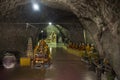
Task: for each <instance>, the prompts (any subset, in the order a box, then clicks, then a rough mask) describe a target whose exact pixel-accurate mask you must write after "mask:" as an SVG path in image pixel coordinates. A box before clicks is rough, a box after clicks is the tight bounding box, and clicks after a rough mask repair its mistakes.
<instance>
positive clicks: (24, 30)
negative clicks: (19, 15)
mask: <svg viewBox="0 0 120 80" xmlns="http://www.w3.org/2000/svg"><path fill="white" fill-rule="evenodd" d="M36 35H37V29H36V28H31V27H26V24H7V23H4V24H0V51H19V52H20V53H25V52H26V50H27V41H28V38H29V37H32V38H33V40H34V41H35V39H36Z"/></svg>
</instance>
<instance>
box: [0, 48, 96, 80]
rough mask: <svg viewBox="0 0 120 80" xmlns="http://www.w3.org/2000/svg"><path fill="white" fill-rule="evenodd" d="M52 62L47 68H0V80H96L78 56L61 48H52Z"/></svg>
mask: <svg viewBox="0 0 120 80" xmlns="http://www.w3.org/2000/svg"><path fill="white" fill-rule="evenodd" d="M52 56H53V64H52V65H51V67H50V68H48V69H47V70H39V69H31V68H15V69H13V70H5V69H1V70H0V80H96V78H95V74H94V72H91V71H88V67H87V65H86V64H85V63H83V62H81V61H80V58H79V57H76V56H74V55H72V54H69V53H67V52H66V51H65V50H64V49H62V48H54V49H52Z"/></svg>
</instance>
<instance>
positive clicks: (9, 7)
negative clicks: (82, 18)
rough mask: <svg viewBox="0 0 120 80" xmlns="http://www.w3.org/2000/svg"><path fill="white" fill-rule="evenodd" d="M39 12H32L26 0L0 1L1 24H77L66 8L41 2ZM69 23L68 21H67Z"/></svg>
mask: <svg viewBox="0 0 120 80" xmlns="http://www.w3.org/2000/svg"><path fill="white" fill-rule="evenodd" d="M38 3H39V5H40V10H39V11H34V10H33V8H32V3H31V2H28V0H10V1H9V0H0V22H1V23H27V22H28V23H46V22H47V23H48V22H50V21H51V22H55V23H63V22H65V21H68V20H70V19H71V20H73V21H75V22H78V20H77V18H76V16H75V15H74V14H73V13H72V12H71V11H70V10H69V8H68V7H66V6H65V5H64V6H61V4H58V3H55V2H48V1H45V0H43V1H41V2H38ZM68 22H69V21H68Z"/></svg>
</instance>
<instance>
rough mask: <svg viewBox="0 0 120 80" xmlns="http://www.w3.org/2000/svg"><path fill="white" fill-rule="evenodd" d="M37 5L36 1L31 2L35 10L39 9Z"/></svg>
mask: <svg viewBox="0 0 120 80" xmlns="http://www.w3.org/2000/svg"><path fill="white" fill-rule="evenodd" d="M39 8H40V7H39V5H38V4H37V3H33V9H34V10H35V11H39Z"/></svg>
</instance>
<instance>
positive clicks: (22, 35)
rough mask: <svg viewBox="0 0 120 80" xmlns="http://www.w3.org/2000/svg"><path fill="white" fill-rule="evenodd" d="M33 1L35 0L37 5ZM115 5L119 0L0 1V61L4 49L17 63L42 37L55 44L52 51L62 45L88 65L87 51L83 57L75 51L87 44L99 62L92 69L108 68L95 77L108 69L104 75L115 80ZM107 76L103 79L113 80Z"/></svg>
mask: <svg viewBox="0 0 120 80" xmlns="http://www.w3.org/2000/svg"><path fill="white" fill-rule="evenodd" d="M33 3H37V4H38V6H37V5H34V4H33ZM119 4H120V1H119V0H102V1H98V0H92V1H91V0H55V1H54V0H36V1H33V0H30V1H27V0H24V1H22V0H14V1H6V0H5V1H3V0H0V14H1V15H0V60H1V61H2V60H3V57H4V56H3V54H4V52H6V51H7V52H10V53H14V54H15V56H17V60H18V62H19V61H20V59H21V58H22V57H26V54H27V51H28V49H29V48H28V46H29V44H30V45H32V48H33V51H34V49H36V45H39V44H38V42H39V40H42V39H44V40H45V41H46V42H47V43H48V46H49V47H56V50H58V51H56V53H59V49H58V47H61V46H62V47H63V50H64V49H65V50H67V51H70V53H72V54H73V55H77V56H76V57H78V54H79V58H81V59H82V60H83V59H84V60H85V61H84V60H83V62H85V63H87V65H90V64H92V62H91V61H90V57H91V55H90V56H89V54H87V55H86V53H87V50H84V52H83V53H85V54H84V58H83V54H81V52H79V51H78V48H79V47H80V46H81V45H82V44H85V45H86V46H87V43H89V44H90V45H94V47H95V52H96V53H97V59H98V64H99V65H96V68H98V66H100V65H104V66H103V67H102V69H103V68H107V69H108V71H107V70H106V71H105V73H102V72H101V73H100V74H101V75H99V76H103V74H104V75H108V74H106V73H107V72H108V73H109V71H110V72H111V71H112V74H110V75H108V76H111V75H112V76H113V77H114V78H116V79H118V80H119V79H120V71H119V70H118V69H119V67H120V63H119V60H120V50H119V47H120V42H119V40H120V34H119V32H120V19H119V18H120V5H119ZM34 6H35V8H34ZM39 8H40V9H39ZM37 10H38V11H37ZM29 38H32V39H29ZM29 41H30V42H29ZM51 45H52V46H51ZM30 49H31V48H30ZM60 50H61V51H62V49H60ZM71 50H72V51H73V52H72V51H71ZM15 51H17V52H15ZM74 51H75V52H74ZM64 52H65V51H64ZM64 52H63V53H64ZM19 53H20V54H19ZM68 53H69V52H68ZM77 53H78V54H77ZM63 55H64V54H63ZM80 55H82V57H81V56H80ZM60 56H61V55H60ZM68 56H69V55H68ZM86 56H87V57H86ZM53 57H54V56H53ZM58 58H59V56H58ZM71 59H73V58H71ZM55 60H56V59H55ZM53 61H54V59H53ZM87 61H88V62H87ZM89 61H90V62H89ZM56 62H57V61H56ZM63 62H64V61H63ZM94 62H95V60H94V61H93V63H94ZM103 62H105V63H109V64H107V65H109V67H110V68H108V67H106V64H104V63H103ZM1 64H2V62H1ZM94 64H96V63H94ZM61 65H63V64H61ZM78 65H79V64H78ZM85 65H86V64H85ZM76 66H77V65H76ZM86 69H87V68H86ZM78 73H79V72H78ZM1 74H2V72H1ZM66 74H67V73H66ZM73 74H74V73H73ZM60 75H61V74H60ZM70 75H71V74H70ZM66 76H67V75H66ZM78 76H79V75H78ZM108 76H107V80H114V79H112V78H111V77H108ZM61 77H62V76H61ZM74 79H76V80H79V78H78V79H77V78H74ZM55 80H59V79H55ZM64 80H67V78H66V79H64ZM71 80H73V79H72V78H71ZM85 80H89V79H85ZM92 80H94V79H92ZM98 80H100V79H98ZM101 80H102V79H101ZM103 80H104V79H103Z"/></svg>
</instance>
